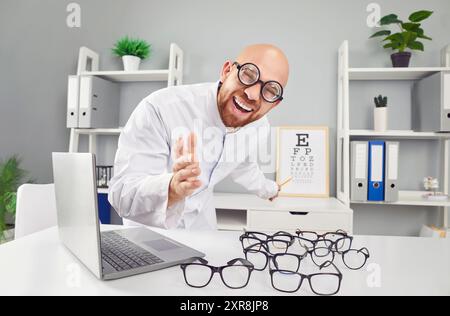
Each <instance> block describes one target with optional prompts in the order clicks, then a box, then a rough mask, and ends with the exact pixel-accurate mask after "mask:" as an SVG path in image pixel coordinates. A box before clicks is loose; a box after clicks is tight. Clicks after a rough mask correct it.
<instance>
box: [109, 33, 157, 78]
mask: <svg viewBox="0 0 450 316" xmlns="http://www.w3.org/2000/svg"><path fill="white" fill-rule="evenodd" d="M112 51H113V53H114V54H115V55H117V56H119V57H122V60H123V67H124V70H125V71H138V70H139V65H140V63H141V60H144V59H147V58H149V57H150V54H151V45H150V44H148V43H147V42H146V41H144V40H141V39H133V38H129V37H128V36H125V37H123V38H121V39H120V40H118V41H117V43H116V44H115V46H114V47H113V49H112Z"/></svg>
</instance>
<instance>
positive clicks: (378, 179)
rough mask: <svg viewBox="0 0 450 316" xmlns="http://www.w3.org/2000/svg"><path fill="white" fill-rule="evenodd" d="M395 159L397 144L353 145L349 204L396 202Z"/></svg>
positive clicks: (396, 170)
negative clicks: (350, 202) (351, 202)
mask: <svg viewBox="0 0 450 316" xmlns="http://www.w3.org/2000/svg"><path fill="white" fill-rule="evenodd" d="M398 157H399V143H398V142H384V141H369V142H367V141H365V142H364V141H354V142H352V144H351V175H350V176H351V199H352V201H355V202H367V201H372V202H396V201H398V183H397V182H398Z"/></svg>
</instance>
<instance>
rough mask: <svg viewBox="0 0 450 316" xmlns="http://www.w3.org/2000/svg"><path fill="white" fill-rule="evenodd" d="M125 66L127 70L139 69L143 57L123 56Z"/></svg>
mask: <svg viewBox="0 0 450 316" xmlns="http://www.w3.org/2000/svg"><path fill="white" fill-rule="evenodd" d="M122 60H123V68H124V70H125V71H138V70H139V65H140V63H141V59H140V58H139V57H136V56H129V55H127V56H123V57H122Z"/></svg>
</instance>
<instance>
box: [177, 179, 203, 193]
mask: <svg viewBox="0 0 450 316" xmlns="http://www.w3.org/2000/svg"><path fill="white" fill-rule="evenodd" d="M201 185H202V183H201V181H200V180H197V181H193V182H187V181H184V182H181V183H180V187H181V189H182V190H183V191H184V192H185V194H186V195H190V194H192V191H194V190H196V189H198V188H199V187H200V186H201Z"/></svg>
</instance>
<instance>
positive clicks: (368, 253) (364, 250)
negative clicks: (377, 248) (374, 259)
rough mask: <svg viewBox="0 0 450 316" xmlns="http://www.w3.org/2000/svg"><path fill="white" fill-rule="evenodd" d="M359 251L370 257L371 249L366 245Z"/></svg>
mask: <svg viewBox="0 0 450 316" xmlns="http://www.w3.org/2000/svg"><path fill="white" fill-rule="evenodd" d="M358 252H362V253H363V254H365V255H366V256H367V257H370V252H369V249H367V248H366V247H364V248H361V249H359V250H358Z"/></svg>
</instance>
